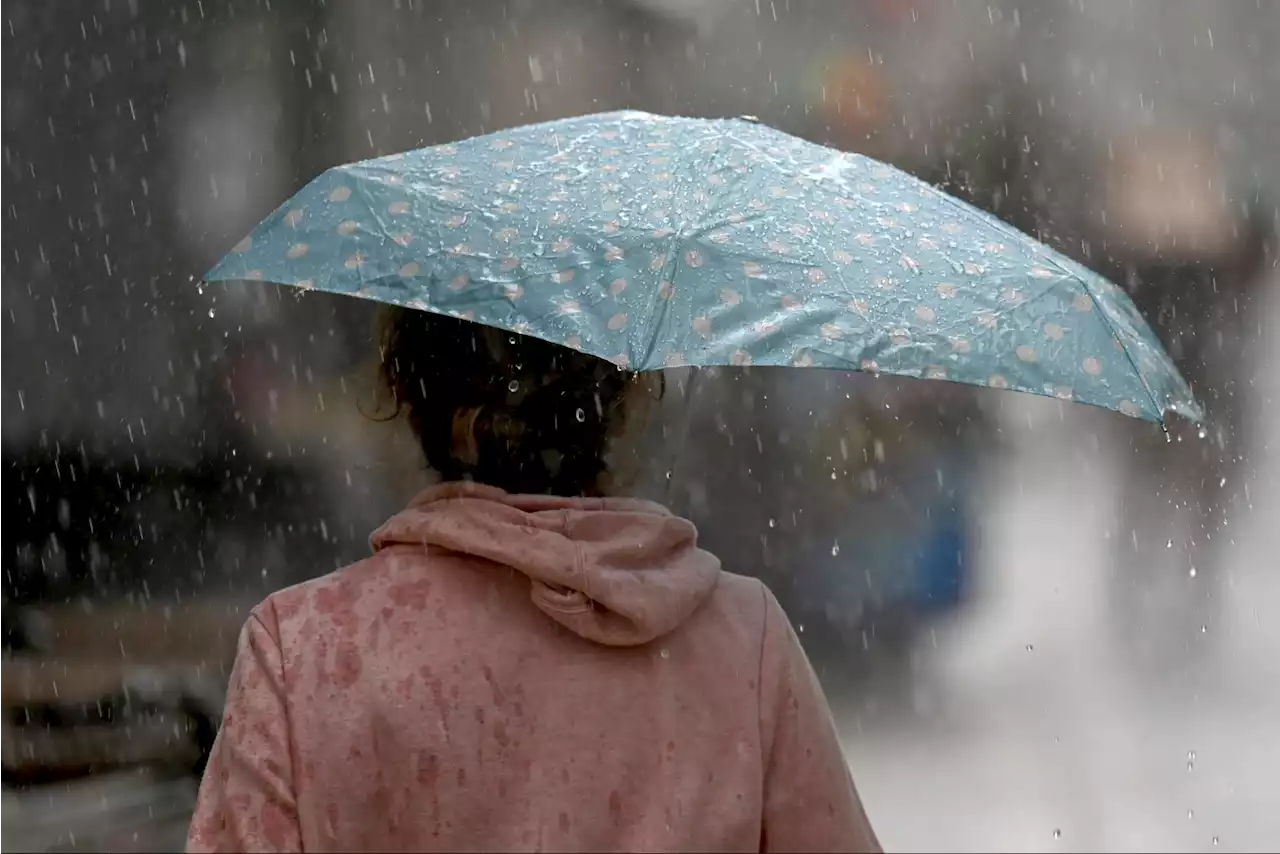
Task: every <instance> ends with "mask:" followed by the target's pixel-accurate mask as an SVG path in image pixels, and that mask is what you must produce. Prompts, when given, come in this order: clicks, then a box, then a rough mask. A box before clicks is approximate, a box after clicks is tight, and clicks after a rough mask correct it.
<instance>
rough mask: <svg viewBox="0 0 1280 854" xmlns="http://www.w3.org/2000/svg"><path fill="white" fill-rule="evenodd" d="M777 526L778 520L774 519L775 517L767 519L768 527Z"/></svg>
mask: <svg viewBox="0 0 1280 854" xmlns="http://www.w3.org/2000/svg"><path fill="white" fill-rule="evenodd" d="M777 526H778V520H776V519H770V520H769V527H770V528H776V527H777Z"/></svg>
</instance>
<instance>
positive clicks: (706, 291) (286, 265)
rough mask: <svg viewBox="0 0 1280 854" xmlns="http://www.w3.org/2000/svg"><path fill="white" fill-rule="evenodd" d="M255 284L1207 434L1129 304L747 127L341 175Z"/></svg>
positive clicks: (862, 163)
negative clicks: (1029, 398)
mask: <svg viewBox="0 0 1280 854" xmlns="http://www.w3.org/2000/svg"><path fill="white" fill-rule="evenodd" d="M248 278H254V279H262V280H265V281H270V282H276V283H280V284H284V285H296V286H302V287H306V288H308V289H315V290H321V291H330V292H334V293H341V294H350V295H354V296H359V297H364V298H368V299H374V300H379V301H382V302H387V303H394V304H397V305H402V306H409V307H413V308H416V309H421V310H425V311H432V312H437V313H441V314H447V315H452V316H455V317H464V318H467V319H474V320H475V321H476V322H479V323H484V324H487V325H491V326H495V327H499V328H502V329H506V330H510V331H513V332H519V333H521V334H526V335H534V336H537V337H540V338H544V339H547V340H550V341H554V342H557V343H560V344H564V345H566V346H571V347H574V348H576V349H580V350H582V351H584V352H588V353H592V354H594V355H597V356H601V357H603V358H607V359H612V360H614V361H615V362H617V363H618V364H619V365H621V366H626V367H628V368H629V369H631V370H657V369H661V368H663V367H668V366H673V365H792V366H804V367H809V366H812V367H825V368H838V369H846V370H867V366H869V365H870V366H874V371H875V372H876V373H884V374H895V375H900V376H910V377H920V378H924V379H940V380H947V381H952V382H962V383H969V384H973V385H978V386H986V387H993V388H1007V389H1013V390H1017V391H1023V392H1031V393H1034V394H1040V395H1046V396H1050V397H1057V398H1059V399H1063V400H1073V401H1077V402H1082V403H1088V404H1093V405H1097V406H1102V407H1106V408H1108V409H1113V410H1116V411H1119V412H1122V413H1124V414H1126V415H1131V416H1133V417H1138V418H1145V419H1148V420H1152V421H1161V420H1162V419H1163V416H1164V413H1165V412H1166V411H1174V412H1177V413H1179V414H1181V415H1183V416H1185V417H1189V418H1192V419H1196V420H1198V419H1199V417H1200V411H1199V408H1198V407H1197V405H1196V403H1195V401H1194V399H1193V397H1192V395H1191V392H1190V389H1189V388H1188V387H1187V384H1186V382H1185V381H1184V380H1183V379H1182V377H1181V376H1179V374H1178V372H1177V370H1176V369H1175V368H1174V366H1173V364H1172V362H1171V361H1170V360H1169V358H1168V356H1167V355H1166V354H1165V352H1164V350H1163V349H1162V348H1161V346H1160V344H1159V342H1158V341H1157V339H1156V337H1155V336H1154V334H1153V333H1152V331H1151V330H1150V329H1149V328H1148V326H1147V325H1146V323H1145V322H1144V321H1143V319H1142V318H1141V317H1140V316H1139V315H1138V313H1137V311H1136V309H1135V308H1134V306H1133V304H1132V302H1130V300H1129V298H1128V297H1127V296H1126V295H1125V294H1124V292H1123V291H1122V290H1121V289H1120V288H1118V287H1116V286H1115V285H1113V284H1112V283H1110V282H1108V281H1106V280H1105V279H1103V278H1101V277H1099V276H1098V275H1096V274H1095V273H1093V272H1091V271H1089V270H1088V269H1086V268H1084V267H1082V266H1081V265H1079V264H1076V263H1075V262H1073V261H1071V260H1070V259H1068V258H1066V257H1065V256H1062V255H1060V254H1058V253H1056V252H1053V251H1052V250H1050V249H1049V248H1047V247H1045V246H1043V245H1042V244H1040V243H1038V242H1036V241H1035V240H1033V239H1031V238H1030V237H1028V236H1026V235H1024V234H1022V233H1020V232H1018V231H1016V230H1015V229H1013V228H1012V227H1010V226H1008V225H1006V224H1004V223H1002V222H1000V221H999V220H997V219H995V218H993V217H991V216H990V215H988V214H986V213H983V212H981V211H979V210H977V209H976V208H973V207H971V206H969V205H967V204H965V203H963V202H961V201H959V200H957V199H955V198H953V197H951V196H948V195H947V194H945V193H942V192H940V191H938V190H936V189H934V188H933V187H931V186H929V185H928V184H925V183H923V182H921V181H919V180H917V179H915V178H913V177H911V176H909V175H907V174H905V173H903V172H901V171H899V170H897V169H894V168H892V167H890V166H887V165H885V164H882V163H879V162H877V161H875V160H871V159H869V158H866V157H863V156H860V155H856V154H846V153H842V152H838V151H835V150H832V149H830V148H825V147H823V146H819V145H814V144H812V143H808V142H805V141H803V140H800V139H797V138H794V137H791V136H788V135H786V134H784V133H781V132H779V131H776V130H773V129H771V128H768V127H765V126H762V125H759V124H756V123H754V122H751V121H745V120H736V119H717V120H704V119H687V118H669V117H662V116H654V115H649V114H645V113H637V112H623V113H608V114H602V115H594V116H583V117H579V118H572V119H565V120H561V121H556V122H550V123H545V124H537V125H528V126H525V127H520V128H514V129H511V130H507V131H502V132H498V133H494V134H490V135H488V136H483V137H477V138H474V139H469V140H465V141H462V142H457V143H452V144H449V145H442V146H436V147H433V148H425V149H421V150H418V151H412V152H407V153H404V154H397V155H392V156H389V157H380V158H377V159H374V160H367V161H363V162H360V163H354V164H350V165H347V166H340V167H337V168H334V169H331V170H329V171H328V172H325V173H324V174H323V175H321V176H320V177H318V178H317V179H315V180H314V181H312V182H311V183H310V184H309V185H307V186H306V187H304V188H303V189H302V190H301V191H300V192H299V193H298V194H297V195H296V196H294V197H293V198H292V199H290V200H289V201H288V202H286V203H285V204H284V205H282V206H281V207H280V208H279V209H278V210H277V211H276V212H275V213H273V214H272V215H271V216H270V217H268V218H267V219H266V220H265V221H264V222H263V223H262V224H261V225H259V226H258V228H257V229H255V230H254V232H253V233H252V234H251V235H249V236H248V237H246V238H245V239H244V240H242V241H240V242H239V243H238V244H236V246H235V247H234V248H233V250H232V251H231V253H229V254H228V255H227V256H226V257H225V258H224V259H223V260H222V261H221V262H219V264H218V265H217V266H216V267H215V268H214V269H213V270H212V271H210V273H209V274H208V275H207V276H206V279H207V280H209V281H216V280H230V279H248Z"/></svg>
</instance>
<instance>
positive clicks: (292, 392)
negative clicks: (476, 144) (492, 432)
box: [0, 0, 1280, 851]
mask: <svg viewBox="0 0 1280 854" xmlns="http://www.w3.org/2000/svg"><path fill="white" fill-rule="evenodd" d="M3 17H4V26H3V39H4V42H3V47H4V50H3V70H4V72H5V74H4V76H3V81H4V82H3V90H4V96H3V97H4V101H3V105H4V106H3V126H4V166H3V176H4V178H3V182H4V184H3V189H4V193H3V198H4V210H3V217H4V225H3V261H2V264H3V268H2V269H3V314H4V317H3V323H2V325H3V377H4V379H3V430H4V447H3V454H4V503H5V515H6V516H7V517H8V518H9V520H10V524H9V525H8V526H7V527H6V529H7V530H8V532H9V533H8V534H7V535H5V538H4V546H3V561H4V605H3V607H4V619H3V624H4V657H3V668H4V672H3V680H2V683H0V684H2V687H3V702H4V734H3V760H4V790H3V797H4V801H3V847H4V849H5V850H49V851H69V850H85V849H104V848H109V849H111V850H120V851H125V850H136V851H145V850H156V851H160V850H174V849H175V847H176V846H179V845H181V843H182V839H183V836H184V834H185V830H186V821H187V817H188V815H189V810H190V808H191V803H192V800H193V797H194V792H195V786H196V784H197V781H198V776H199V773H200V771H201V768H202V764H203V757H204V755H205V754H206V753H207V751H208V749H209V746H210V744H211V742H212V738H213V736H214V734H215V733H216V730H217V726H218V721H219V716H220V711H221V704H222V700H223V691H224V689H225V680H226V677H227V671H228V667H229V664H230V659H231V656H232V655H233V653H234V644H235V638H236V635H237V633H238V630H239V628H240V625H241V623H242V622H243V620H244V618H245V616H246V614H247V610H248V608H250V607H252V605H254V604H256V602H257V601H259V600H260V599H261V598H262V597H263V596H264V595H265V594H266V593H268V592H270V591H271V590H273V589H277V588H279V587H282V586H285V585H288V584H292V583H295V582H298V581H301V580H303V579H306V578H309V577H313V576H315V575H319V574H323V573H325V572H329V571H331V570H333V569H334V568H336V567H338V566H341V565H343V564H345V563H348V562H350V561H353V560H355V559H358V558H360V557H362V556H363V555H364V554H365V553H366V550H367V540H366V538H367V536H368V533H369V532H370V531H371V530H372V529H373V528H374V527H375V526H376V525H377V524H379V523H380V522H381V521H382V520H383V519H384V518H385V517H387V516H388V515H389V514H390V513H392V512H394V511H395V510H396V509H398V508H399V507H400V506H401V505H402V503H403V502H404V501H405V500H406V499H407V497H408V496H410V495H412V493H413V492H414V491H415V490H416V489H417V488H419V487H420V486H422V485H423V484H424V483H425V482H427V480H428V478H429V476H430V474H429V473H428V472H426V471H425V470H424V469H423V467H422V465H421V464H420V463H419V461H418V459H417V457H416V452H415V450H414V448H413V447H412V444H411V442H408V441H406V437H405V435H404V432H403V428H402V426H401V425H397V424H379V423H374V422H372V421H370V420H369V419H367V418H365V417H364V416H363V415H362V414H361V408H363V409H364V411H366V412H368V411H370V408H371V406H372V405H373V402H374V398H373V395H374V366H375V362H376V353H375V352H374V349H373V343H372V336H371V332H372V314H371V312H372V309H371V307H370V305H368V304H366V303H362V302H360V301H357V300H349V299H346V300H344V299H341V298H338V297H325V296H316V295H308V296H306V297H305V298H300V297H298V296H297V295H295V294H293V293H291V292H286V291H284V290H280V289H276V288H274V287H271V286H261V285H257V286H243V287H223V286H218V287H201V286H200V285H199V284H198V280H199V277H200V275H201V273H202V272H203V271H204V270H206V269H207V268H208V267H209V266H210V265H211V264H212V263H213V261H215V260H216V259H217V258H218V257H219V256H220V255H221V254H222V253H223V252H224V251H225V250H226V249H227V248H228V247H230V246H231V245H232V244H233V243H235V242H236V240H237V239H238V238H239V237H240V236H241V235H243V234H244V233H246V232H247V231H248V230H249V229H250V228H251V227H252V226H253V225H254V224H255V223H256V222H257V221H258V220H259V219H261V218H262V217H263V216H265V215H266V214H267V213H268V212H270V211H271V210H272V209H273V208H274V207H275V206H276V205H277V204H279V203H280V202H281V201H283V200H284V199H285V198H286V197H287V196H288V195H290V194H291V193H292V192H293V191H294V190H296V189H298V188H299V187H300V186H301V185H302V184H303V183H305V182H306V181H307V180H308V179H309V178H311V177H313V176H314V175H315V174H317V173H318V172H320V171H321V170H323V169H324V168H326V167H328V166H331V165H335V164H337V163H340V162H344V161H349V160H354V159H360V158H365V157H371V156H376V155H380V154H386V153H390V152H394V151H399V150H403V149H408V148H413V147H418V146H422V145H430V144H435V143H440V142H444V141H448V140H453V139H458V138H462V137H466V136H470V135H475V134H481V133H485V132H489V131H493V130H496V129H499V128H503V127H508V126H512V125H518V124H524V123H528V122H533V121H542V120H548V119H553V118H558V117H562V116H568V115H574V114H580V113H589V112H597V111H603V110H610V109H618V108H624V107H631V108H638V109H644V110H650V111H655V112H664V113H679V114H687V115H704V116H716V115H739V114H751V115H755V116H758V117H759V119H760V120H761V121H763V122H766V123H768V124H771V125H774V126H776V127H779V128H781V129H783V130H786V131H789V132H791V133H794V134H797V135H800V136H803V137H806V138H808V139H811V140H815V141H818V142H822V143H825V144H828V145H831V146H834V147H837V148H840V149H844V150H850V151H859V152H863V153H865V154H868V155H871V156H873V157H877V158H880V159H882V160H885V161H887V162H890V163H893V164H895V165H897V166H899V167H901V168H903V169H906V170H907V171H910V172H912V173H913V174H916V175H918V176H920V177H922V178H924V179H925V180H928V181H931V182H933V183H935V184H937V185H938V186H941V187H943V188H945V189H947V190H948V191H950V192H953V193H955V194H957V195H960V196H962V197H964V198H966V199H968V200H969V201H971V202H973V203H974V204H977V205H979V206H980V207H983V208H985V209H987V210H989V211H992V212H993V213H995V214H996V215H998V216H1000V217H1002V218H1003V219H1005V220H1007V221H1008V222H1010V223H1012V224H1014V225H1016V226H1017V227H1019V228H1021V229H1023V230H1026V231H1028V232H1030V233H1032V234H1035V235H1036V236H1038V237H1039V238H1040V239H1042V240H1044V241H1045V242H1047V243H1049V244H1050V245H1052V246H1054V247H1055V248H1057V249H1059V250H1061V251H1063V252H1065V253H1066V254H1068V255H1070V256H1072V257H1074V258H1076V259H1078V260H1080V261H1081V262H1082V263H1085V264H1087V265H1089V266H1091V267H1093V268H1094V269H1096V270H1098V271H1100V272H1102V273H1104V274H1105V275H1107V276H1109V277H1110V278H1112V279H1113V280H1114V281H1116V282H1118V283H1121V284H1123V285H1124V286H1125V287H1126V288H1127V289H1128V290H1129V292H1130V293H1131V294H1132V295H1133V297H1134V299H1135V301H1136V302H1137V304H1138V305H1139V307H1140V308H1141V310H1142V311H1143V312H1144V314H1145V315H1146V316H1147V318H1148V319H1149V321H1150V322H1151V323H1152V325H1153V326H1154V327H1155V328H1156V329H1157V331H1158V333H1159V334H1160V336H1161V337H1162V339H1163V340H1164V342H1165V344H1166V347H1167V348H1168V349H1169V351H1170V353H1171V354H1172V355H1173V356H1174V357H1175V359H1176V361H1177V362H1178V363H1179V365H1180V367H1181V368H1182V370H1183V372H1184V374H1185V375H1186V376H1187V377H1188V379H1190V380H1191V382H1192V384H1193V386H1194V387H1195V389H1196V391H1197V393H1198V394H1199V395H1200V397H1201V398H1202V400H1203V401H1204V403H1205V405H1206V407H1207V410H1208V413H1209V419H1208V422H1207V423H1206V424H1205V425H1204V428H1203V429H1202V430H1200V429H1197V428H1195V427H1193V426H1188V425H1184V424H1175V425H1172V426H1171V428H1170V432H1169V433H1168V435H1167V436H1166V434H1164V433H1162V432H1161V431H1160V430H1159V428H1156V427H1153V426H1152V425H1149V424H1145V423H1141V422H1137V421H1132V420H1130V419H1125V418H1120V417H1117V416H1114V415H1112V414H1109V413H1106V412H1101V411H1094V410H1090V409H1087V408H1085V407H1079V406H1072V405H1070V404H1063V403H1060V402H1057V401H1052V400H1044V399H1033V398H1029V397H1026V396H1022V395H1010V394H999V393H990V392H984V391H979V390H976V389H972V388H968V387H959V386H952V385H950V384H946V383H939V382H915V381H895V380H891V379H887V378H883V379H876V378H871V377H868V376H864V375H861V374H851V375H844V374H834V373H823V372H818V371H810V372H799V371H797V372H783V373H779V372H777V371H770V370H751V369H743V370H733V371H730V370H724V371H702V372H700V373H698V374H696V375H693V374H687V373H686V374H679V375H673V382H672V386H673V387H674V388H675V389H676V390H677V393H675V394H670V395H668V399H667V401H666V402H665V403H664V406H663V411H662V412H661V413H660V414H659V415H658V416H657V417H655V418H654V419H652V422H653V423H651V425H650V430H651V433H652V435H651V436H649V437H648V438H646V437H640V440H639V441H638V443H637V444H636V445H635V446H634V447H632V448H631V449H630V453H629V458H628V459H626V460H624V461H623V463H622V465H623V467H624V468H625V467H626V466H630V468H631V473H632V474H633V475H634V478H633V488H634V490H636V491H638V492H642V493H644V494H647V495H650V496H651V497H655V498H658V499H660V500H664V501H666V502H667V503H669V504H671V505H672V506H673V508H674V509H676V510H677V511H679V512H683V513H686V514H688V515H690V516H691V517H692V518H693V519H695V521H697V522H698V524H699V527H700V530H701V532H702V536H703V540H704V543H705V545H706V546H707V547H708V548H709V549H711V550H712V551H715V552H716V553H717V554H719V555H720V556H721V557H722V559H723V560H724V562H725V564H726V566H727V567H728V568H730V569H732V570H735V571H738V572H743V573H747V574H755V575H759V576H760V577H762V578H763V579H765V580H766V581H767V582H768V583H769V584H770V585H771V586H772V587H773V588H774V590H775V591H776V592H777V594H778V596H779V599H780V600H781V601H782V602H783V604H784V606H785V607H786V608H787V610H788V612H789V613H790V615H791V617H792V620H793V621H794V622H795V623H796V625H797V627H798V628H799V629H800V631H801V637H802V640H803V641H804V642H805V644H806V646H808V648H809V651H810V654H811V656H812V657H813V660H814V663H815V666H816V667H817V668H818V669H819V671H820V675H821V677H822V679H823V682H824V684H825V686H826V688H827V690H828V692H829V695H830V697H831V700H832V704H833V707H834V710H835V712H836V715H837V718H838V723H839V725H840V728H841V732H842V738H843V741H844V744H845V748H846V751H847V755H848V758H849V761H850V763H851V765H852V767H853V770H854V774H855V778H856V779H857V781H858V783H859V786H860V788H861V791H862V794H863V798H864V800H865V802H866V806H867V809H868V812H869V814H870V816H871V817H872V820H873V822H874V824H875V826H876V828H877V830H878V832H879V833H880V836H881V839H882V842H883V843H884V845H885V847H886V849H892V850H902V851H908V850H918V851H925V850H933V851H936V850H956V851H961V850H968V851H993V850H1005V851H1055V850H1061V851H1120V850H1132V851H1151V850H1163V851H1209V850H1214V851H1263V850H1274V848H1275V846H1276V845H1277V844H1278V843H1280V810H1277V809H1276V805H1277V789H1276V777H1275V773H1276V768H1277V767H1280V728H1277V727H1276V725H1275V721H1276V720H1277V719H1280V613H1278V611H1280V565H1278V564H1277V562H1276V559H1275V557H1274V555H1275V554H1276V553H1277V551H1280V534H1278V533H1277V529H1278V527H1280V526H1276V524H1275V520H1276V519H1277V518H1280V460H1278V459H1277V456H1278V455H1277V443H1280V393H1278V391H1280V389H1278V386H1280V379H1278V376H1280V343H1278V342H1277V336H1276V335H1275V333H1274V330H1276V329H1277V328H1280V326H1278V324H1280V269H1278V268H1277V266H1276V258H1277V207H1276V205H1277V201H1276V200H1277V198H1280V153H1278V152H1280V146H1277V144H1276V139H1277V138H1280V97H1277V94H1276V93H1277V92H1280V54H1278V53H1277V52H1276V50H1275V45H1276V44H1277V43H1278V42H1280V4H1277V3H1274V2H1269V0H1185V2H1184V0H1126V2H1112V0H1037V2H1034V3H1030V2H1024V3H1017V2H1012V0H995V2H971V0H954V2H953V0H862V2H848V3H835V2H829V0H611V1H610V2H598V1H597V0H556V2H551V0H506V2H499V0H469V2H462V0H457V1H456V2H455V1H454V0H436V2H426V0H386V2H378V3H359V4H357V3H332V2H330V3H325V2H303V0H296V2H294V1H291V0H285V2H281V1H280V0H277V2H274V3H272V2H267V1H266V0H177V2H172V3H162V2H139V0H98V2H92V3H90V2H75V3H72V2H37V1H36V0H10V2H6V3H5V5H4V12H3ZM695 389H696V393H695ZM671 431H677V435H678V436H679V437H680V438H679V441H675V442H672V441H670V436H671V435H672V433H671ZM655 436H659V437H666V441H663V442H661V443H660V442H658V441H656V440H654V437H655ZM660 444H661V445H662V446H663V447H665V448H667V449H668V450H667V451H665V452H661V453H659V452H657V451H652V450H651V449H652V448H654V447H658V446H659V445H660ZM646 449H649V450H646ZM10 514H13V515H10ZM1268 523H1269V524H1268ZM1268 555H1271V557H1268Z"/></svg>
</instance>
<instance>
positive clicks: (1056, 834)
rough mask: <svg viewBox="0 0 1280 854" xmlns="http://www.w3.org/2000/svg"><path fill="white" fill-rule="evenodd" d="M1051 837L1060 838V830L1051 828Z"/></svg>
mask: <svg viewBox="0 0 1280 854" xmlns="http://www.w3.org/2000/svg"><path fill="white" fill-rule="evenodd" d="M1053 838H1054V839H1061V838H1062V831H1061V830H1059V829H1058V828H1056V827H1055V828H1054V829H1053Z"/></svg>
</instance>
